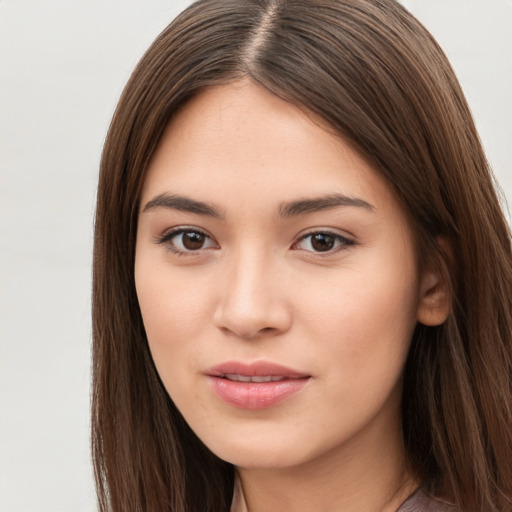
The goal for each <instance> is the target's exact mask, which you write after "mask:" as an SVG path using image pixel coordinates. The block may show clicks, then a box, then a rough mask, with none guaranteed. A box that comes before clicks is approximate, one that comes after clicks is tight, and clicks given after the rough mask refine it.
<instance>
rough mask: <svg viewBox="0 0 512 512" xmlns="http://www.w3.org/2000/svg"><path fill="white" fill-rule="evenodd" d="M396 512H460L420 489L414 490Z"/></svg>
mask: <svg viewBox="0 0 512 512" xmlns="http://www.w3.org/2000/svg"><path fill="white" fill-rule="evenodd" d="M396 512H460V511H459V509H458V508H456V507H455V506H453V505H450V504H449V503H447V502H445V501H442V500H440V499H437V498H434V497H433V496H429V495H428V494H427V493H426V492H425V491H423V490H422V489H421V488H420V489H418V490H416V491H415V492H414V493H413V494H411V496H409V498H408V499H407V500H406V501H405V502H404V504H403V505H402V506H401V507H400V508H399V509H398V510H397V511H396Z"/></svg>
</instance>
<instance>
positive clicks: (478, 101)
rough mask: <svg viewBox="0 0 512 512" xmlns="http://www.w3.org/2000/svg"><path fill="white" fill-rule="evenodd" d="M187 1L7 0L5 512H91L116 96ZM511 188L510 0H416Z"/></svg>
mask: <svg viewBox="0 0 512 512" xmlns="http://www.w3.org/2000/svg"><path fill="white" fill-rule="evenodd" d="M188 3H189V2H188V1H186V0H179V1H177V0H167V1H163V0H151V1H148V0H87V1H83V0H60V1H56V0H50V1H42V0H0V166H1V167H0V170H1V174H0V512H92V511H94V510H95V497H94V490H93V484H92V473H91V465H90V462H89V433H88V429H89V418H88V407H89V405H88V402H89V361H90V337H91V336H90V311H89V310H90V276H91V271H90V266H91V252H92V225H93V212H94V197H95V185H96V178H97V167H98V162H99V156H100V151H101V146H102V143H103V139H104V137H105V134H106V130H107V126H108V123H109V120H110V117H111V115H112V112H113V109H114V106H115V103H116V100H117V98H118V96H119V94H120V92H121V90H122V87H123V85H124V83H125V81H126V80H127V78H128V76H129V73H130V71H131V69H132V68H133V66H134V65H135V64H136V62H137V60H138V59H139V57H140V56H141V55H142V53H143V51H144V50H145V49H146V47H147V46H148V45H149V44H150V42H151V41H152V40H153V39H154V37H155V36H156V35H157V34H158V33H159V32H160V31H161V30H162V29H163V28H164V27H165V26H166V25H167V23H168V22H169V21H170V20H171V19H172V17H173V16H174V15H175V14H176V13H177V12H179V11H180V10H181V9H182V8H183V7H185V6H186V5H188ZM403 3H404V4H405V5H406V6H407V7H408V8H409V9H410V10H412V12H413V13H415V14H416V15H417V16H418V17H419V18H420V20H422V21H423V23H424V24H425V25H426V26H427V28H429V29H430V30H431V31H432V33H433V34H434V35H435V36H436V37H437V38H438V40H439V42H440V43H441V45H442V46H443V47H444V48H445V50H446V52H447V54H448V56H449V58H450V59H451V61H452V64H453V66H454V67H455V70H456V72H457V74H458V76H459V78H460V80H461V82H462V85H463V88H464V90H465V92H466V94H467V97H468V100H469V102H470V105H471V107H472V110H473V113H474V116H475V118H476V122H477V126H478V128H479V130H480V133H481V137H482V140H483V142H484V145H485V147H486V150H487V153H488V157H489V159H490V161H491V163H492V164H493V166H494V169H495V172H496V175H497V177H498V179H499V181H500V182H501V184H502V186H503V188H504V190H505V193H506V195H507V196H508V197H509V198H512V175H511V173H510V162H511V161H512V149H511V147H512V95H511V93H510V91H512V0H404V2H403Z"/></svg>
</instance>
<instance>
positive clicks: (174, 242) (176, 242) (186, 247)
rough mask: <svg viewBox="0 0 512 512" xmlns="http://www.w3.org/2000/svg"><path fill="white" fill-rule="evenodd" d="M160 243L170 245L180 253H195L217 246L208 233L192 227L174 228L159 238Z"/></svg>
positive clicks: (174, 250)
mask: <svg viewBox="0 0 512 512" xmlns="http://www.w3.org/2000/svg"><path fill="white" fill-rule="evenodd" d="M158 243H160V244H167V245H169V247H170V249H171V250H172V251H173V252H176V253H178V254H184V253H194V252H197V251H202V250H204V249H210V248H214V247H217V244H216V243H215V242H214V241H213V240H212V238H211V237H209V236H208V235H207V234H206V233H203V232H202V231H199V230H197V229H191V228H179V229H174V230H172V231H171V232H169V233H166V234H165V235H164V236H163V237H162V238H161V239H159V240H158Z"/></svg>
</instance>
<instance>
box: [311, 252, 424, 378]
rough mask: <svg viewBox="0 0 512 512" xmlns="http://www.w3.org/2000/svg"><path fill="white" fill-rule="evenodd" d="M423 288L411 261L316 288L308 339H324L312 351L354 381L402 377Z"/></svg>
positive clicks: (353, 274)
mask: <svg viewBox="0 0 512 512" xmlns="http://www.w3.org/2000/svg"><path fill="white" fill-rule="evenodd" d="M333 283H335V284H333ZM417 290H418V284H417V278H416V272H415V270H414V269H412V268H411V266H410V265H409V266H407V265H406V266H401V265H398V266H397V265H396V263H395V265H394V266H393V265H390V264H387V260H385V259H384V260H383V261H382V263H381V264H379V265H367V266H364V268H363V266H362V268H361V269H360V271H350V272H349V271H347V272H344V273H343V274H340V275H339V276H337V279H336V280H328V281H326V282H324V283H319V285H318V286H316V287H313V288H312V287H311V286H310V287H309V288H308V293H307V294H303V311H304V314H303V315H302V317H303V319H304V324H305V325H306V328H307V329H308V330H309V333H308V338H310V339H317V340H318V341H319V343H316V344H315V346H314V347H311V350H312V351H313V350H314V351H315V352H316V353H317V354H318V353H319V352H321V353H322V360H324V361H326V362H327V364H329V365H331V366H335V365H338V368H340V369H341V368H343V371H344V372H345V374H350V375H352V377H353V379H354V380H360V379H361V378H363V376H364V375H372V374H374V372H377V373H379V374H380V373H382V372H385V373H389V376H390V378H391V376H392V375H395V378H396V374H397V373H400V372H401V367H402V365H403V364H404V361H405V358H406V355H407V352H408V348H409V344H410V340H411V337H412V333H413V330H414V327H415V325H416V310H417V297H418V295H417V294H418V291H417ZM349 380H350V379H349Z"/></svg>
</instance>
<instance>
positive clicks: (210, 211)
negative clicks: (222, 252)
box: [142, 193, 223, 219]
mask: <svg viewBox="0 0 512 512" xmlns="http://www.w3.org/2000/svg"><path fill="white" fill-rule="evenodd" d="M156 208H172V209H174V210H179V211H181V212H189V213H197V214H199V215H208V216H209V217H215V218H216V219H220V218H222V217H223V215H222V214H221V213H220V212H219V211H218V210H217V209H216V208H215V207H214V206H213V205H211V204H208V203H204V202H202V201H196V200H195V199H190V198H189V197H185V196H179V195H175V194H165V193H164V194H159V195H158V196H155V197H154V198H153V199H151V201H149V202H147V203H146V205H145V206H144V209H143V210H142V211H143V212H149V211H151V210H155V209H156Z"/></svg>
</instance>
